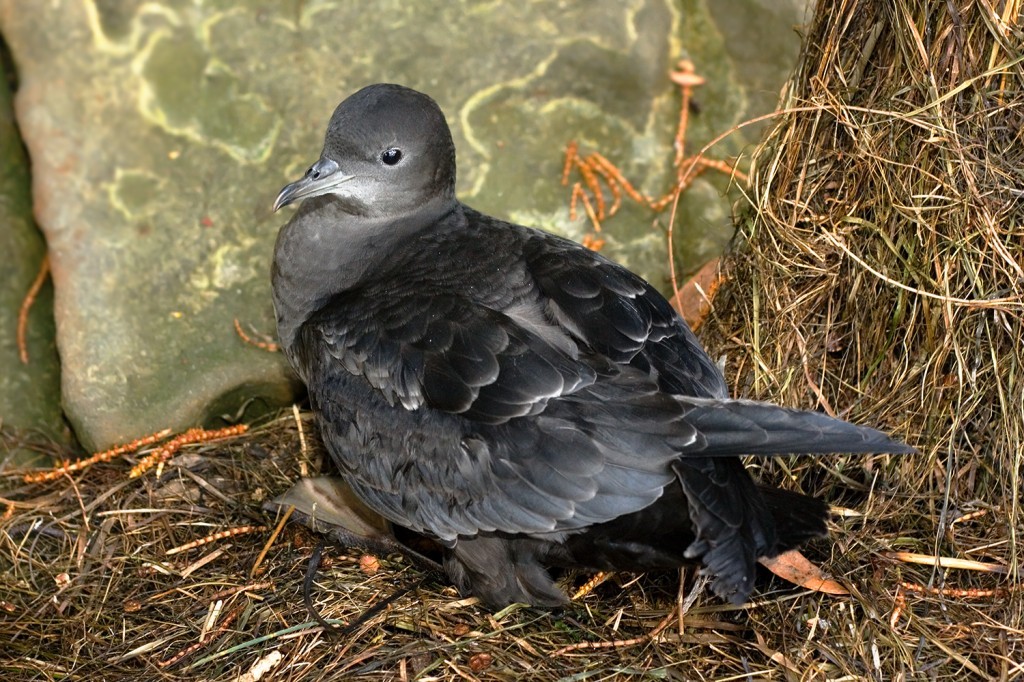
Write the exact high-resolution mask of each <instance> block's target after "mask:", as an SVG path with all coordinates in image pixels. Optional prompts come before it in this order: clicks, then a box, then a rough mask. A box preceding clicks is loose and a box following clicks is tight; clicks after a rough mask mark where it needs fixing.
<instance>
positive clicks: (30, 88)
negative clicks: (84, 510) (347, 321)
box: [0, 0, 797, 447]
mask: <svg viewBox="0 0 1024 682" xmlns="http://www.w3.org/2000/svg"><path fill="white" fill-rule="evenodd" d="M749 1H750V2H753V3H754V4H755V5H758V3H757V2H756V0H749ZM731 4H732V5H734V6H736V7H738V8H740V7H742V6H743V3H741V2H740V1H739V0H731ZM794 16H795V15H794ZM793 20H794V19H793V18H792V17H790V18H787V19H786V20H785V21H783V22H782V23H781V24H780V25H779V26H778V29H777V30H779V31H782V32H787V31H788V30H789V25H790V24H792V23H793ZM0 30H2V31H3V33H4V35H5V36H6V39H7V41H8V43H9V45H10V47H11V49H12V52H13V54H14V57H15V60H16V62H17V64H18V67H19V70H20V73H21V79H22V85H21V89H20V91H19V93H18V97H17V111H18V115H19V120H20V122H21V126H22V130H23V133H24V135H25V138H26V141H27V144H28V147H29V151H30V153H31V156H32V161H33V168H34V192H35V200H36V212H37V217H38V219H39V221H40V224H41V225H42V226H43V228H44V230H45V231H46V233H47V238H48V240H49V243H50V248H51V257H52V260H53V265H54V281H55V284H56V290H57V295H56V315H57V320H58V342H59V346H60V351H61V357H62V360H63V363H64V375H63V376H64V378H63V392H64V401H65V406H66V409H67V413H68V416H69V418H70V420H71V422H72V423H73V424H74V426H75V429H76V431H77V433H78V435H79V437H80V438H81V439H82V440H83V442H84V443H85V444H87V445H88V446H91V447H102V446H106V445H108V444H110V443H112V442H114V441H120V440H125V439H128V438H132V437H135V436H138V435H139V434H141V433H144V432H149V431H153V430H156V429H158V428H162V427H165V426H169V427H172V428H176V429H178V428H183V427H185V426H189V425H192V424H195V423H198V422H203V421H205V420H207V419H208V418H210V416H211V415H216V414H218V413H219V412H221V411H224V412H231V413H235V412H236V411H237V409H238V407H239V406H240V405H241V404H243V402H244V401H245V400H246V399H247V398H249V397H252V396H260V397H262V398H263V399H264V400H263V401H261V402H276V401H283V400H286V399H287V398H288V396H289V395H290V391H291V386H290V385H289V383H288V381H287V380H286V376H287V375H286V370H285V367H284V364H283V363H282V361H281V359H280V358H278V357H276V356H273V355H269V354H265V353H261V352H260V351H257V350H255V349H251V348H247V347H244V346H242V345H241V343H240V342H239V341H238V339H237V338H236V337H235V334H234V332H233V330H232V325H231V319H232V318H233V317H240V318H242V319H243V320H244V321H246V322H248V323H250V324H252V325H253V326H254V327H256V328H257V329H261V330H263V331H265V332H272V331H273V328H274V323H273V318H272V312H271V306H270V295H269V284H268V275H267V272H268V269H269V259H270V254H271V248H272V242H273V239H274V235H275V234H276V231H277V228H278V226H279V225H280V224H281V222H282V221H283V220H284V219H285V217H284V216H275V215H271V214H270V213H269V206H270V203H271V201H272V200H273V197H274V196H275V194H276V192H277V190H278V189H279V188H280V187H281V186H282V185H283V184H284V183H285V182H287V181H290V180H291V179H294V178H295V177H297V176H298V175H299V174H301V172H302V171H303V170H304V168H305V166H306V165H308V164H309V163H310V162H312V161H313V160H315V159H316V156H317V154H318V152H319V147H320V144H321V140H322V135H323V130H324V126H325V124H326V121H327V119H328V117H329V116H330V113H331V111H332V110H333V107H334V106H335V105H336V104H337V102H338V101H339V100H340V99H341V98H342V97H343V96H345V95H347V94H348V93H350V92H351V91H353V90H354V89H356V88H357V87H360V86H362V85H365V84H367V83H370V82H375V81H396V82H402V83H404V84H406V85H409V86H412V87H415V88H417V89H420V90H423V91H425V92H429V93H430V94H432V95H433V96H434V97H435V98H436V99H438V101H439V102H440V104H441V105H442V107H443V108H444V109H445V111H446V112H447V113H448V115H449V118H450V121H451V123H452V125H453V128H454V133H455V139H456V144H457V146H458V148H459V153H460V166H459V168H460V173H461V176H460V181H459V187H460V191H461V193H462V195H463V197H464V198H465V199H466V200H467V201H469V202H470V203H472V204H474V205H475V206H477V207H478V208H480V209H482V210H485V211H488V212H492V213H494V214H497V215H502V216H506V217H509V218H512V219H514V220H517V221H520V222H525V223H530V224H535V225H540V226H542V227H547V228H549V229H553V230H556V231H559V232H562V233H566V234H569V235H571V236H580V235H582V234H583V233H584V232H585V231H586V229H587V228H586V225H585V224H584V223H583V222H582V221H580V222H577V223H570V222H569V221H568V215H567V199H568V196H567V195H568V193H567V191H566V190H565V189H564V188H562V187H561V186H559V184H558V178H559V176H560V173H561V165H562V149H563V147H564V145H565V143H566V142H567V141H568V140H569V139H572V138H576V139H579V140H580V141H581V143H583V144H584V145H585V146H587V147H590V148H598V149H600V150H601V151H602V152H603V153H604V154H605V155H606V156H608V157H609V158H611V159H613V160H615V161H617V162H619V163H621V164H622V167H623V170H624V171H625V172H626V173H627V174H628V175H629V176H630V177H631V178H633V179H634V180H635V181H636V182H637V183H638V184H640V185H642V186H643V187H644V188H645V189H647V191H649V192H651V193H657V192H660V191H661V190H662V189H664V188H665V187H666V185H667V184H668V182H669V178H670V177H671V168H670V167H669V164H670V161H671V139H672V135H673V130H674V127H675V121H676V117H677V111H678V93H677V92H676V90H675V88H674V87H673V86H672V85H671V84H670V82H669V81H668V78H667V74H668V71H669V69H670V67H671V66H672V64H673V63H674V60H675V58H677V57H679V56H682V55H684V54H687V53H688V54H690V56H691V57H692V58H693V59H694V61H695V62H696V63H697V64H698V68H699V69H700V70H701V72H702V73H704V74H705V75H706V76H708V77H709V84H708V85H707V86H706V87H705V88H703V89H702V91H701V92H700V95H699V98H700V102H701V104H702V110H703V113H702V114H701V115H700V116H696V117H695V118H694V128H693V132H692V133H691V140H692V142H693V144H694V145H695V147H694V148H696V145H700V144H703V143H704V142H706V141H707V140H709V139H711V137H712V136H713V135H712V133H713V132H714V133H717V132H718V131H720V130H723V129H725V128H727V127H729V126H730V125H732V124H734V123H735V122H737V121H738V120H741V119H742V118H744V117H747V116H749V115H751V113H753V112H751V111H749V109H748V108H747V106H746V95H745V92H746V88H745V87H744V85H743V83H742V82H741V81H740V80H739V79H738V76H739V75H741V74H742V72H743V65H738V64H733V63H731V62H730V61H729V55H728V50H727V40H726V38H725V37H724V34H722V33H721V32H720V31H719V30H718V29H717V28H716V24H715V22H714V20H713V17H712V16H711V15H709V14H708V12H707V10H706V8H705V5H704V3H702V2H696V1H686V2H679V1H676V2H672V1H670V0H629V1H626V2H623V1H622V0H600V1H594V2H587V3H492V2H479V1H469V0H466V1H464V2H447V1H442V0H432V1H426V2H418V3H390V4H388V5H386V6H381V5H375V4H368V3H346V2H327V1H319V2H318V1H313V0H293V1H292V2H277V1H275V2H270V1H269V0H267V1H263V2H248V3H238V2H235V1H228V0H206V1H205V2H202V1H199V2H197V1H195V0H168V1H166V2H162V3H158V2H142V1H141V0H139V1H137V2H120V3H113V2H99V0H82V1H81V2H58V3H49V2H46V3H40V2H37V0H0ZM691 48H692V49H691ZM796 49H797V40H796V38H795V36H794V37H793V44H792V51H793V54H795V52H796ZM698 50H700V52H699V54H698V53H697V51H698ZM791 58H792V57H791V56H787V57H785V58H784V59H785V60H786V61H787V62H788V60H789V59H791ZM765 59H767V57H766V56H764V55H762V60H765ZM759 87H762V88H765V89H767V90H769V91H775V90H777V88H778V84H777V83H773V84H768V85H761V86H759ZM743 144H744V140H743V138H741V137H734V138H730V139H729V140H728V141H727V142H726V143H725V144H723V145H722V147H721V149H720V150H718V151H717V154H718V155H721V156H726V155H729V154H734V153H736V152H738V151H739V150H740V148H741V146H742V145H743ZM721 186H722V185H721V184H719V185H714V186H713V185H704V188H703V189H702V190H701V191H695V192H694V196H698V195H701V194H703V195H704V196H705V197H706V198H707V199H710V202H708V201H705V202H704V203H700V202H698V203H696V204H692V205H688V208H687V211H688V215H691V216H695V218H693V221H694V222H695V225H696V227H697V229H696V230H695V231H694V232H693V233H692V235H693V236H692V237H688V238H685V239H681V240H680V244H681V247H680V248H681V249H683V252H685V253H686V254H688V255H689V254H691V253H693V252H695V251H696V252H701V251H702V250H703V251H707V250H708V249H709V248H715V245H716V244H718V243H720V242H721V241H722V240H723V239H724V238H727V236H728V234H730V230H729V228H728V225H727V220H726V219H725V215H726V213H725V210H724V209H722V208H721V206H722V200H721V197H720V196H719V194H718V190H715V189H713V187H721ZM702 206H703V208H702ZM651 221H652V216H651V215H650V213H649V212H648V211H646V210H643V209H640V208H636V207H629V208H627V209H626V210H625V211H624V212H623V215H622V217H621V218H620V219H618V220H617V221H616V222H615V223H609V225H608V236H609V244H608V246H607V247H606V250H607V253H608V254H609V255H611V256H613V257H616V258H619V259H620V260H623V261H625V262H626V263H627V264H629V265H630V266H632V267H634V268H637V269H639V270H640V271H642V272H645V273H646V274H648V275H649V276H653V277H655V281H657V280H658V279H659V278H661V277H663V275H662V274H661V273H663V272H664V262H665V250H664V238H663V234H662V232H661V231H660V230H658V229H654V228H652V227H651ZM709 233H713V234H715V235H718V236H716V237H713V238H709V237H707V236H706V235H707V234H709ZM709 245H710V246H709ZM705 255H706V254H700V255H698V256H697V257H695V258H693V259H692V261H691V262H690V263H688V265H697V264H699V262H700V261H701V260H702V259H703V258H704V257H705Z"/></svg>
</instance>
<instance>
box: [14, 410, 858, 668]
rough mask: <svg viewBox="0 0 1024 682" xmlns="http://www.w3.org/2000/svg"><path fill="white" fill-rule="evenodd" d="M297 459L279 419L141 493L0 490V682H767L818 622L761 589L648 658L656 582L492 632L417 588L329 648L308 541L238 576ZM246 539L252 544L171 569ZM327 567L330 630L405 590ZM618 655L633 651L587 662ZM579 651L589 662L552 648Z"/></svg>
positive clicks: (287, 421)
mask: <svg viewBox="0 0 1024 682" xmlns="http://www.w3.org/2000/svg"><path fill="white" fill-rule="evenodd" d="M302 418H303V419H304V420H306V421H308V420H311V418H312V417H311V415H310V414H308V413H306V414H304V415H302ZM306 431H307V433H308V431H309V426H308V425H307V427H306ZM311 440H312V439H311ZM299 442H300V439H299V434H298V430H297V428H296V421H295V419H294V418H293V416H292V414H291V413H289V414H287V415H286V416H282V417H281V418H279V419H277V420H275V421H273V422H272V423H270V424H267V425H265V426H263V427H259V428H256V429H254V430H252V431H251V432H250V433H248V434H246V435H244V436H242V437H239V438H237V439H235V440H233V441H230V442H221V443H215V444H205V445H195V446H186V447H185V448H183V450H182V453H180V454H179V455H178V456H177V457H176V458H175V459H172V460H171V461H170V462H169V463H168V464H167V465H166V467H165V469H164V471H163V472H162V473H161V474H159V475H157V474H156V472H149V473H148V474H145V475H143V476H141V477H139V478H136V479H130V478H129V470H130V468H131V464H132V463H133V462H135V461H138V460H139V459H141V458H143V457H145V456H146V454H147V452H149V451H152V450H154V449H156V448H158V447H159V446H158V445H152V446H151V447H149V448H148V449H143V450H142V451H141V452H140V453H138V454H137V455H132V456H129V457H127V459H128V460H129V461H128V462H125V461H122V460H121V459H118V460H115V461H112V462H101V463H98V464H96V465H94V466H93V467H91V468H89V469H87V470H86V471H85V472H82V473H76V474H74V475H73V476H66V477H64V478H61V479H58V480H55V481H51V482H47V483H32V484H22V483H20V482H19V481H18V479H15V478H14V477H13V476H12V475H11V476H8V477H7V484H6V485H5V486H4V493H3V494H2V496H0V503H2V504H3V505H5V506H6V505H7V501H8V500H17V502H16V504H15V506H14V507H13V511H12V513H10V514H7V515H3V517H2V520H0V641H3V642H4V646H3V647H0V679H4V680H30V679H33V680H35V679H38V680H63V679H87V680H98V679H104V680H138V679H165V678H166V679H172V678H173V679H203V680H237V679H247V678H244V677H240V676H241V675H245V674H246V673H247V672H248V671H250V670H251V669H252V668H253V667H254V666H256V665H257V664H258V663H259V662H260V661H268V662H271V663H273V664H274V665H273V668H272V672H271V673H268V675H269V677H267V678H264V679H274V680H320V679H345V678H347V677H353V676H366V677H371V678H379V679H419V680H430V679H502V680H513V679H524V678H528V679H541V680H558V679H588V680H604V679H622V678H632V677H640V678H658V679H660V678H670V679H672V678H675V679H684V678H685V679H694V678H699V679H722V678H728V677H730V676H736V675H743V674H744V673H745V672H750V673H752V674H755V675H762V674H769V673H771V671H773V670H778V669H779V665H780V664H779V663H777V662H774V661H773V660H772V658H771V657H772V655H775V654H777V655H778V656H779V657H781V656H783V655H784V656H786V657H788V659H792V657H793V656H794V653H795V652H798V651H801V650H806V649H807V648H808V647H809V646H810V645H809V642H814V641H815V638H816V637H820V633H821V632H822V628H823V627H824V625H821V624H819V625H818V626H817V628H818V633H819V634H818V635H814V636H812V637H811V638H810V639H808V635H809V634H810V633H809V632H808V630H807V627H808V626H807V619H808V617H809V616H813V615H814V614H815V613H816V611H817V610H819V609H822V608H826V609H833V608H835V607H836V604H835V603H833V602H831V601H823V600H821V599H820V598H819V597H817V596H810V595H808V594H807V593H806V592H804V591H800V590H796V589H795V588H792V587H789V586H786V585H782V584H779V583H773V582H772V581H771V580H770V579H768V578H766V579H765V582H764V584H763V586H762V590H761V591H760V592H759V593H758V595H757V602H756V603H754V604H751V605H748V608H746V609H740V608H737V607H733V606H729V605H723V604H720V603H718V602H717V601H714V600H713V599H711V598H710V597H707V596H706V595H704V593H703V592H701V593H699V597H698V600H697V602H696V604H695V605H694V606H693V607H691V609H690V610H689V612H688V613H687V615H686V618H685V622H684V627H683V629H682V631H680V629H679V625H678V623H677V621H676V619H675V618H673V619H671V621H670V625H669V627H667V628H666V629H665V630H664V631H663V632H662V633H661V636H660V637H659V638H658V640H657V641H650V640H649V639H647V638H646V635H647V634H648V633H649V632H650V631H651V630H652V629H653V628H654V627H655V626H656V625H657V624H658V623H659V621H662V620H663V619H664V618H665V617H666V615H668V614H670V612H671V611H672V608H673V606H674V605H675V603H676V599H677V586H678V579H677V576H675V575H660V576H653V575H652V576H646V577H644V578H642V579H640V580H638V581H636V582H634V583H633V584H631V585H629V586H628V588H626V589H622V582H620V581H618V580H616V579H612V580H611V581H608V582H606V583H604V584H602V585H600V586H599V587H598V588H597V589H596V590H595V591H594V592H593V593H591V594H590V595H588V596H587V597H586V598H584V599H583V600H581V601H580V602H579V603H578V604H577V605H576V606H575V607H574V608H572V609H567V610H565V611H562V612H550V611H544V610H536V609H524V608H512V609H508V610H506V611H505V612H502V613H497V614H494V613H490V612H489V611H487V610H485V609H482V608H480V607H479V606H477V605H476V604H475V600H462V599H460V598H459V596H458V595H457V594H456V593H455V592H454V590H453V589H452V588H451V587H449V586H447V584H446V582H445V581H444V580H443V579H441V578H439V577H435V579H429V578H430V576H429V575H428V576H427V577H428V580H427V582H426V583H424V585H423V586H421V587H419V588H418V589H416V590H415V591H414V592H413V593H411V594H409V595H407V596H404V597H401V598H399V599H398V600H397V601H396V602H395V603H394V604H393V605H392V606H391V607H389V608H388V609H387V610H385V611H384V612H383V613H381V614H379V615H377V616H375V617H373V618H371V619H370V620H368V621H367V622H366V623H365V624H363V625H361V626H360V627H358V628H357V629H356V631H355V632H354V633H352V634H350V635H345V636H343V637H333V636H331V635H327V634H325V633H324V632H323V629H322V628H321V627H320V626H319V625H318V624H317V623H316V622H313V621H312V620H311V618H310V616H309V614H308V613H307V612H306V609H305V607H304V606H303V603H302V581H303V575H304V573H305V570H306V566H307V563H308V560H309V557H310V555H311V553H312V550H313V546H314V544H315V542H316V539H315V538H314V536H313V535H312V534H311V533H310V532H308V531H306V530H305V529H304V528H302V527H301V526H296V525H289V526H286V527H285V531H284V532H283V533H282V534H281V535H280V536H279V537H278V538H277V539H276V540H275V541H274V542H273V543H272V544H271V545H270V551H269V552H268V553H267V555H266V557H265V558H264V559H262V561H260V560H259V559H258V557H259V555H260V554H261V551H262V550H263V548H264V546H265V545H266V544H267V543H268V540H269V539H270V538H271V536H272V532H273V528H274V527H275V525H276V519H275V517H274V515H273V514H270V513H267V512H264V511H262V510H261V507H262V503H263V502H264V501H265V500H267V499H269V498H270V497H272V496H273V495H276V494H277V493H280V492H282V491H283V490H285V489H286V488H287V487H288V486H289V485H290V484H291V482H292V481H294V480H295V479H296V478H297V477H298V476H299V467H300V463H301V461H303V460H304V459H306V458H310V459H312V460H313V461H315V460H316V459H318V458H320V457H323V456H324V454H323V452H322V450H321V449H320V448H319V444H318V443H317V441H315V440H312V443H313V446H314V450H313V452H311V453H306V454H305V455H300V452H299V450H300V445H299ZM255 525H263V526H265V527H266V528H265V529H264V530H262V531H260V532H250V533H245V534H241V535H235V536H232V537H223V538H222V539H219V540H213V541H210V542H207V543H204V544H201V545H198V546H195V547H192V548H191V549H184V550H181V549H180V548H181V547H183V546H186V545H189V543H194V542H195V541H196V540H200V539H202V538H206V537H207V536H210V535H211V534H214V533H217V532H221V531H226V530H229V529H232V528H239V527H242V526H255ZM223 535H227V534H226V533H223ZM823 546H824V543H823ZM327 556H328V559H327V560H326V562H325V564H324V565H322V566H321V569H320V572H319V574H318V577H317V580H316V584H315V586H314V588H313V594H314V598H315V601H316V604H317V608H318V609H319V610H320V611H321V613H322V614H323V615H324V616H325V617H327V618H329V619H332V622H336V623H338V624H345V623H349V622H352V620H353V619H355V618H357V617H359V616H360V615H361V614H363V613H365V612H366V610H367V608H368V606H369V605H371V604H373V603H375V602H377V601H379V600H381V599H383V598H386V597H387V596H389V595H390V594H391V593H392V592H393V591H395V590H396V589H397V588H398V587H401V586H405V585H407V584H410V583H413V582H415V581H417V580H419V579H420V578H422V577H423V576H424V573H423V571H421V570H420V569H418V568H416V567H414V566H413V565H412V564H410V563H409V562H408V561H406V560H405V559H404V558H402V557H400V556H392V557H381V558H380V564H381V565H380V568H379V570H376V571H375V572H372V571H369V570H367V569H366V568H365V567H364V565H363V563H362V562H361V561H360V559H361V557H360V555H359V553H358V552H350V551H346V550H344V549H340V548H338V549H332V550H329V551H328V553H327ZM257 563H258V568H257V570H256V573H255V574H254V575H253V574H251V573H252V567H253V566H254V564H257ZM585 577H586V576H579V575H570V576H566V580H567V581H568V582H570V583H572V584H574V585H578V584H580V583H582V582H583V580H584V579H585ZM632 579H633V578H632V576H621V581H627V580H632ZM218 602H220V604H219V606H218ZM840 608H841V613H843V614H848V615H849V617H850V618H856V614H857V611H856V609H855V608H852V607H848V606H846V605H843V606H841V607H840ZM211 613H213V615H212V616H211ZM829 618H830V619H831V616H829ZM831 622H832V621H830V623H831ZM783 623H784V624H785V625H783ZM840 625H841V623H840V621H838V620H837V621H835V622H834V624H829V625H828V627H829V628H838V627H840ZM225 626H226V627H225ZM205 633H208V634H206V636H205V637H204V634H205ZM627 639H640V640H642V641H640V642H637V643H633V644H632V645H629V646H621V647H609V646H602V645H601V643H605V644H606V643H608V642H611V641H615V640H627ZM200 642H203V644H201V645H200V644H199V643H200ZM581 643H593V644H594V645H597V647H596V648H595V647H592V646H590V645H584V646H583V648H571V647H573V646H574V645H580V644H581ZM567 647H570V648H569V649H568V650H566V648H567ZM780 649H781V650H782V651H783V652H785V653H784V654H781V653H777V652H778V651H779V650H780ZM183 652H185V653H184V655H183ZM779 660H783V659H782V658H779ZM249 679H251V678H249Z"/></svg>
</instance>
